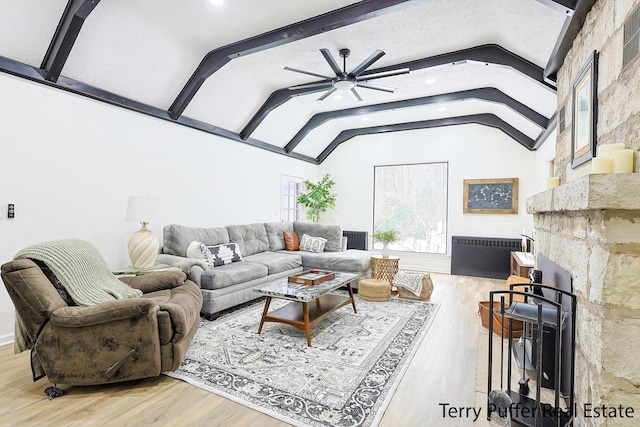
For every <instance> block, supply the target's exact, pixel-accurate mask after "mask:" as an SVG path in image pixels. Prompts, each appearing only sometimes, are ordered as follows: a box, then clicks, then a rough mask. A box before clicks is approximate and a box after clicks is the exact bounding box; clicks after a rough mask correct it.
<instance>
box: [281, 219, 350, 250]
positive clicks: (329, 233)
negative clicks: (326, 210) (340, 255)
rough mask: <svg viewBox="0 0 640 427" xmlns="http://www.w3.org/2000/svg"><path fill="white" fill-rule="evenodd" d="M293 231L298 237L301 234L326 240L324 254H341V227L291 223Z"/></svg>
mask: <svg viewBox="0 0 640 427" xmlns="http://www.w3.org/2000/svg"><path fill="white" fill-rule="evenodd" d="M293 231H295V232H296V234H297V235H298V237H300V236H302V235H303V234H308V235H309V236H315V237H322V238H324V239H327V243H326V245H325V247H324V251H325V252H341V251H342V227H340V226H339V225H326V224H314V223H309V222H298V221H295V222H294V223H293Z"/></svg>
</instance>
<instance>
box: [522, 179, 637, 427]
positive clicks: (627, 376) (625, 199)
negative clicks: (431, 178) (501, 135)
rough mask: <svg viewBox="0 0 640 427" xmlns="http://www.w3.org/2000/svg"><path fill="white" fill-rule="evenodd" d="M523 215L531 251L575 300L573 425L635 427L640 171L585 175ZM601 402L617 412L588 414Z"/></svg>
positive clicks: (538, 199)
mask: <svg viewBox="0 0 640 427" xmlns="http://www.w3.org/2000/svg"><path fill="white" fill-rule="evenodd" d="M527 212H529V213H531V214H533V215H534V226H535V228H536V252H538V253H541V254H543V255H545V256H546V257H548V258H549V259H551V260H552V261H554V262H555V263H557V264H558V265H560V266H561V267H562V268H564V269H566V270H568V271H569V272H570V273H571V275H572V277H573V291H574V293H575V294H576V296H577V299H578V303H577V309H578V313H577V322H576V330H577V332H576V369H575V378H576V382H575V395H576V403H577V413H576V420H577V423H576V424H574V425H581V426H582V425H593V426H600V425H607V426H637V425H639V419H640V350H638V349H639V348H640V174H596V175H586V176H583V177H581V178H578V179H576V180H574V181H571V182H569V183H567V184H564V185H561V186H560V187H556V188H554V189H550V190H547V191H544V192H542V193H539V194H537V195H535V196H533V197H531V198H529V199H527ZM590 405H591V406H590ZM602 405H605V406H606V407H607V408H616V414H617V415H618V416H617V417H615V418H613V417H606V418H605V417H602V416H599V417H594V415H595V412H594V410H593V409H594V408H596V407H599V408H601V407H602ZM620 406H622V408H625V409H626V408H632V409H633V418H629V417H621V416H620V411H618V410H617V409H618V408H619V407H620ZM623 413H624V412H623ZM611 414H612V413H611ZM628 414H629V413H628V412H627V415H628ZM590 416H591V417H590Z"/></svg>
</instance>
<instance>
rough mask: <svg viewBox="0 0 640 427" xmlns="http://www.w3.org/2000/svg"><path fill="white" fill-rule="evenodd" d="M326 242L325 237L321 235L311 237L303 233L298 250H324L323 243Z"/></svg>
mask: <svg viewBox="0 0 640 427" xmlns="http://www.w3.org/2000/svg"><path fill="white" fill-rule="evenodd" d="M326 243H327V239H323V238H322V237H313V236H309V235H308V234H303V235H302V239H301V240H300V250H301V251H307V252H324V245H325V244H326Z"/></svg>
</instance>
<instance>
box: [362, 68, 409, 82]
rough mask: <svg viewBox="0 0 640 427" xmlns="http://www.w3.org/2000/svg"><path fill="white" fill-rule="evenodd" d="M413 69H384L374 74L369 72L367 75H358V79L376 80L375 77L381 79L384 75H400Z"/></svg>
mask: <svg viewBox="0 0 640 427" xmlns="http://www.w3.org/2000/svg"><path fill="white" fill-rule="evenodd" d="M410 71H411V70H410V69H409V68H399V69H397V70H389V71H382V72H380V73H373V74H367V75H365V76H359V77H356V80H358V81H360V80H364V81H366V80H375V79H381V78H383V77H392V76H399V75H401V74H409V72H410Z"/></svg>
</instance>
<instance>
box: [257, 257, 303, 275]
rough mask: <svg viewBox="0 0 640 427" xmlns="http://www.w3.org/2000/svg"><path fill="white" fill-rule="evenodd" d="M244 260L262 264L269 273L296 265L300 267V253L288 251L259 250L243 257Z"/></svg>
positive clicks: (295, 266)
mask: <svg viewBox="0 0 640 427" xmlns="http://www.w3.org/2000/svg"><path fill="white" fill-rule="evenodd" d="M245 261H250V262H255V263H258V264H262V265H264V266H266V267H267V268H268V269H269V274H278V273H282V272H284V271H287V270H292V269H294V268H297V267H302V258H301V257H300V255H290V254H288V253H277V252H260V253H258V254H253V255H249V256H247V257H245Z"/></svg>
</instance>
